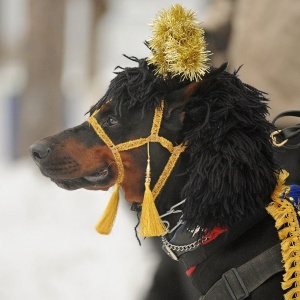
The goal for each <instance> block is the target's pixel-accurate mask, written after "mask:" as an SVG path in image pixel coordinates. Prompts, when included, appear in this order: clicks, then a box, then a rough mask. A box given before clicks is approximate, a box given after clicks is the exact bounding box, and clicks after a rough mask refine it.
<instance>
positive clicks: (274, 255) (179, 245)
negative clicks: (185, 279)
mask: <svg viewBox="0 0 300 300" xmlns="http://www.w3.org/2000/svg"><path fill="white" fill-rule="evenodd" d="M266 216H267V213H266V211H262V212H261V213H260V215H259V216H255V217H252V218H249V219H248V220H246V221H244V222H243V223H242V224H239V226H235V227H234V228H232V229H230V230H228V231H226V232H224V233H222V234H220V235H219V236H218V237H217V238H216V239H214V240H212V241H210V242H209V243H207V244H205V245H202V242H203V238H200V239H199V235H198V234H197V233H195V231H191V230H187V229H186V227H185V226H184V224H183V225H181V226H180V227H179V228H178V229H177V230H176V232H175V233H174V234H172V235H171V236H170V235H169V236H168V239H167V238H164V237H163V238H162V240H163V247H162V248H163V249H164V251H165V252H166V253H167V254H168V255H169V256H170V257H171V258H172V259H174V260H178V261H179V262H180V263H181V264H182V265H183V266H184V267H185V269H186V270H189V269H190V268H191V267H194V266H198V265H199V266H201V265H202V264H205V263H207V261H208V260H209V259H211V258H213V257H214V255H215V253H216V252H218V250H221V249H222V248H224V247H226V246H227V245H229V244H230V243H232V242H234V241H235V240H236V239H238V238H239V237H240V236H242V235H243V234H244V233H245V232H246V231H248V230H249V229H250V228H252V227H253V226H255V225H256V224H258V223H259V222H262V221H263V220H264V219H265V218H266ZM204 239H205V238H204ZM281 261H282V256H281V251H280V244H279V243H278V244H276V245H275V246H274V245H273V246H272V247H269V248H268V249H267V250H264V251H263V252H262V253H260V254H259V255H256V256H255V257H254V258H252V259H251V260H249V261H247V262H246V263H244V264H242V265H241V266H239V267H237V268H232V269H230V270H228V271H226V272H225V273H223V275H222V277H221V279H219V280H218V281H216V282H215V284H213V285H212V287H211V288H210V289H208V290H207V291H206V292H205V293H204V295H202V296H201V298H200V299H205V300H218V299H220V300H221V299H222V300H242V299H246V298H247V297H248V296H249V294H250V293H251V292H252V291H254V290H255V289H256V288H257V287H259V286H260V285H261V284H262V283H263V282H265V281H266V280H267V279H269V278H270V277H272V276H273V275H274V274H277V273H279V272H282V271H283V265H282V262H281ZM258 273H259V276H257V274H258ZM192 279H193V283H194V285H195V287H196V288H197V289H198V290H199V291H200V292H201V293H202V294H203V291H201V290H203V287H201V286H200V283H199V280H198V278H193V275H192ZM205 280H206V279H205V276H204V278H203V281H205Z"/></svg>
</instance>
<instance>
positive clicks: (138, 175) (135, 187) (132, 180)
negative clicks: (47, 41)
mask: <svg viewBox="0 0 300 300" xmlns="http://www.w3.org/2000/svg"><path fill="white" fill-rule="evenodd" d="M132 152H133V153H132ZM121 156H122V160H123V164H124V170H125V176H124V180H123V182H122V184H121V187H122V189H123V191H124V194H125V199H126V200H127V201H128V202H138V203H141V202H142V201H143V197H144V182H145V168H146V160H145V166H141V165H140V164H139V163H137V159H136V158H135V157H134V151H130V153H126V152H124V153H121Z"/></svg>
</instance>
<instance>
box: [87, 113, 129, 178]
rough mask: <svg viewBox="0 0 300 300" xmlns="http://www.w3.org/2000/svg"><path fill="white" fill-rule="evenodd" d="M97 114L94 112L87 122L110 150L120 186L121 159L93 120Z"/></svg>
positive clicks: (122, 176)
mask: <svg viewBox="0 0 300 300" xmlns="http://www.w3.org/2000/svg"><path fill="white" fill-rule="evenodd" d="M97 112H98V111H95V113H94V114H93V115H92V116H91V117H90V118H89V119H88V122H89V123H90V124H91V125H92V127H93V128H94V130H95V132H96V133H97V134H98V136H99V137H100V138H101V139H102V141H103V142H104V143H105V144H106V145H107V146H108V147H109V148H110V150H111V152H112V154H113V156H114V158H115V161H116V164H117V167H118V178H117V181H116V183H119V184H120V183H121V182H122V181H123V179H124V167H123V163H122V159H121V156H120V153H119V152H118V149H117V147H116V146H115V144H114V143H113V142H112V141H111V139H110V138H109V137H108V135H107V134H106V133H105V132H104V130H103V129H102V127H101V126H100V125H99V124H98V122H97V120H96V119H95V117H94V115H95V114H96V113H97Z"/></svg>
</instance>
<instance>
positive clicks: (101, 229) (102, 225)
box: [95, 183, 120, 234]
mask: <svg viewBox="0 0 300 300" xmlns="http://www.w3.org/2000/svg"><path fill="white" fill-rule="evenodd" d="M119 189H120V184H119V183H117V184H116V185H115V190H114V192H113V194H112V195H111V198H110V200H109V202H108V205H107V207H106V209H105V211H104V213H103V215H102V217H101V219H100V221H99V222H98V224H97V225H96V227H95V228H96V231H97V232H98V233H100V234H110V232H111V229H112V227H113V224H114V221H115V218H116V214H117V209H118V204H119Z"/></svg>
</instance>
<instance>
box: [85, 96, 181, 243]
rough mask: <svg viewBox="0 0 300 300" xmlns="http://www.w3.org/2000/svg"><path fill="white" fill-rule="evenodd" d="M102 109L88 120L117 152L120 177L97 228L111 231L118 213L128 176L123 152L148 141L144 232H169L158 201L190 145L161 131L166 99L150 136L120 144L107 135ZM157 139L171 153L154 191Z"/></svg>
mask: <svg viewBox="0 0 300 300" xmlns="http://www.w3.org/2000/svg"><path fill="white" fill-rule="evenodd" d="M100 110H101V108H100V109H98V110H96V111H95V112H94V113H93V114H92V116H91V117H90V118H89V119H88V122H89V123H90V124H91V125H92V127H93V129H94V130H95V132H96V133H97V135H98V136H99V138H100V139H101V140H102V141H103V142H104V143H105V144H106V145H107V146H108V147H109V148H110V150H111V152H112V154H113V156H114V160H115V162H116V164H117V168H118V178H117V180H116V183H115V190H114V192H113V194H112V196H111V198H110V200H109V203H108V205H107V207H106V209H105V211H104V213H103V215H102V217H101V219H100V221H99V223H98V224H97V225H96V230H97V231H98V232H99V233H100V234H109V233H110V231H111V229H112V226H113V223H114V220H115V217H116V213H117V208H118V202H119V188H120V186H121V183H122V182H123V180H124V166H123V162H122V158H121V155H120V153H119V152H121V151H125V150H130V149H134V148H138V147H141V146H143V145H145V144H148V148H147V150H148V160H147V161H148V163H147V170H146V179H145V194H144V199H143V203H142V213H141V235H142V236H145V237H146V236H147V237H149V236H160V235H163V234H164V233H165V232H166V228H165V226H164V225H163V223H162V221H161V219H160V217H159V214H158V211H157V209H156V207H155V203H154V201H155V199H156V198H157V196H158V195H159V193H160V191H161V189H162V188H163V186H164V185H165V183H166V181H167V179H168V178H169V176H170V174H171V172H172V170H173V168H174V166H175V164H176V162H177V160H178V158H179V156H180V154H181V153H182V152H184V150H185V149H186V147H187V145H185V144H183V143H182V144H180V145H178V146H173V144H172V142H170V141H169V140H167V139H166V138H164V137H162V136H159V135H158V133H159V129H160V126H161V121H162V116H163V110H164V101H162V102H161V105H160V107H157V108H156V109H155V112H154V117H153V123H152V128H151V133H150V135H149V136H148V137H146V138H139V139H136V140H131V141H128V142H125V143H120V144H118V145H115V144H114V143H113V142H112V141H111V139H110V138H109V137H108V136H107V134H106V133H105V131H104V130H103V128H102V127H101V126H100V125H99V123H98V122H97V120H96V118H95V115H96V114H97V113H98V112H99V111H100ZM153 142H155V143H160V144H161V145H162V146H163V147H164V148H166V149H167V150H168V151H169V152H170V153H171V156H170V158H169V160H168V162H167V164H166V166H165V168H164V170H163V172H162V174H161V175H160V177H159V179H158V181H157V183H156V184H155V186H154V188H153V191H151V190H150V182H151V176H150V153H149V143H153Z"/></svg>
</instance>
